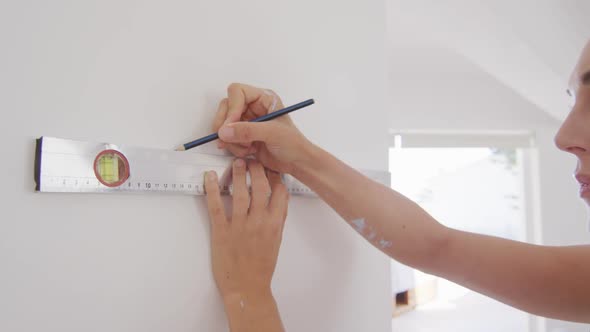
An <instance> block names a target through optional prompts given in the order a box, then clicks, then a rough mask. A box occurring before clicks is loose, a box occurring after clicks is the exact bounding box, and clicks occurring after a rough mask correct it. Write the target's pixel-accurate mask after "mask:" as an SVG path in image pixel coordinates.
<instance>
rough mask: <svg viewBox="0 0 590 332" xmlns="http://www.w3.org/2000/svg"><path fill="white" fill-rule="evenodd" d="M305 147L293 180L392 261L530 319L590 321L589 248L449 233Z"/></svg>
mask: <svg viewBox="0 0 590 332" xmlns="http://www.w3.org/2000/svg"><path fill="white" fill-rule="evenodd" d="M306 150H307V151H306V153H305V154H306V155H307V156H308V157H307V158H304V159H302V160H303V161H302V162H299V163H298V164H297V165H296V167H295V168H294V172H293V175H294V176H295V177H296V178H297V179H299V180H300V181H302V182H303V183H305V184H306V185H307V186H309V187H310V188H311V189H313V190H314V191H315V192H316V193H318V194H319V195H320V196H321V197H322V198H323V199H324V200H325V201H326V202H327V203H328V204H329V205H330V206H331V207H332V208H334V209H335V210H336V211H337V212H338V213H339V214H340V215H341V216H342V218H343V219H344V220H346V221H347V222H348V223H349V224H350V225H351V226H352V227H353V228H354V229H355V230H356V231H357V232H359V233H360V234H361V235H362V236H364V237H365V238H366V239H367V240H368V241H369V242H371V243H372V244H373V245H374V246H375V247H377V248H378V249H380V250H382V251H383V252H385V253H386V254H388V255H389V256H391V257H393V258H395V259H396V260H398V261H400V262H402V263H405V264H407V265H410V266H413V267H416V268H418V269H420V270H423V271H425V272H428V273H431V274H435V275H438V276H441V277H444V278H446V279H449V280H452V281H454V282H457V283H459V284H462V285H464V286H466V287H469V288H471V289H473V290H476V291H478V292H480V293H483V294H486V295H488V296H490V297H493V298H495V299H497V300H499V301H502V302H505V303H507V304H509V305H512V306H514V307H517V308H520V309H522V310H525V311H528V312H531V313H533V314H537V315H541V316H546V317H551V318H557V319H563V320H571V321H579V322H590V246H577V247H548V246H535V245H530V244H526V243H521V242H516V241H511V240H506V239H501V238H496V237H491V236H484V235H478V234H473V233H468V232H462V231H457V230H453V229H449V228H447V227H444V226H443V225H441V224H439V223H438V222H437V221H436V220H434V219H433V218H432V217H431V216H430V215H428V214H427V213H426V212H425V211H424V210H423V209H422V208H420V207H419V206H418V205H417V204H415V203H413V202H412V201H410V200H409V199H407V198H405V197H404V196H402V195H400V194H398V193H397V192H395V191H393V190H391V189H390V188H388V187H385V186H383V185H381V184H378V183H375V182H373V181H372V180H370V179H368V178H366V177H365V176H363V175H361V174H359V173H358V172H357V171H355V170H354V169H352V168H350V167H349V166H347V165H346V164H344V163H342V162H341V161H339V160H338V159H336V158H335V157H333V156H332V155H330V154H329V153H327V152H325V151H323V150H322V149H320V148H318V147H315V146H313V145H309V146H307V148H306ZM343 179H346V180H345V181H343Z"/></svg>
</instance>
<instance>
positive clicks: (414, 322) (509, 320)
mask: <svg viewBox="0 0 590 332" xmlns="http://www.w3.org/2000/svg"><path fill="white" fill-rule="evenodd" d="M443 289H446V290H447V291H448V290H452V292H451V293H454V295H455V296H454V298H453V297H451V296H448V294H449V292H447V296H446V297H445V299H439V300H436V301H434V302H431V303H429V304H427V305H424V306H421V307H418V308H416V310H414V311H411V312H408V313H406V314H403V315H401V316H400V317H396V318H394V319H393V321H392V325H393V331H394V332H406V331H407V332H435V331H436V332H475V331H476V332H527V331H528V322H529V318H528V315H527V314H526V313H523V312H521V311H519V310H516V309H514V308H511V307H509V306H506V305H504V304H502V303H500V302H497V301H495V300H492V299H490V298H488V297H485V296H483V295H480V294H478V293H475V292H472V291H469V290H467V289H464V288H462V287H459V286H456V285H454V284H450V283H449V284H447V285H446V287H445V286H444V285H443Z"/></svg>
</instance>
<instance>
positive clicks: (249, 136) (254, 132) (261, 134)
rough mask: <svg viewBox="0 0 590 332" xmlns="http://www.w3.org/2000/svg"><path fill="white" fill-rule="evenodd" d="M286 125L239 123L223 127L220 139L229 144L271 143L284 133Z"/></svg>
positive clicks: (276, 123)
mask: <svg viewBox="0 0 590 332" xmlns="http://www.w3.org/2000/svg"><path fill="white" fill-rule="evenodd" d="M284 127H285V126H284V125H281V124H279V123H278V122H273V121H269V122H238V123H232V124H229V125H223V126H222V127H221V129H220V130H219V137H220V138H221V139H222V140H223V141H225V142H228V143H240V144H250V143H252V142H255V141H258V142H265V143H270V142H269V141H270V140H273V139H275V140H276V139H277V137H278V136H279V135H280V134H281V132H283V131H284Z"/></svg>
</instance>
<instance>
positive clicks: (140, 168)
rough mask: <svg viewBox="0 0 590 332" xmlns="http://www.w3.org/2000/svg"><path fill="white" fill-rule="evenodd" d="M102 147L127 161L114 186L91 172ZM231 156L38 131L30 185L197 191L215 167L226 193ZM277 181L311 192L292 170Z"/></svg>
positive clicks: (381, 177) (375, 175) (380, 178)
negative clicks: (123, 179) (121, 177)
mask: <svg viewBox="0 0 590 332" xmlns="http://www.w3.org/2000/svg"><path fill="white" fill-rule="evenodd" d="M105 149H116V150H118V151H120V152H121V153H123V154H124V155H125V156H126V157H127V159H128V160H129V164H130V176H129V179H127V181H126V182H125V183H123V184H122V185H121V186H119V187H114V188H111V187H107V186H105V185H103V184H102V183H100V181H98V179H97V178H96V176H95V175H94V169H93V167H94V158H95V157H96V155H97V154H98V153H100V152H101V151H104V150H105ZM233 160H234V157H232V156H228V155H215V154H206V153H200V152H190V151H184V152H180V151H173V150H163V149H148V148H139V147H130V146H123V145H121V146H115V145H113V144H110V143H94V142H84V141H76V140H69V139H61V138H55V137H47V136H42V137H40V138H38V139H37V145H36V149H35V169H34V178H35V190H36V191H38V192H54V193H56V192H62V193H68V192H69V193H149V192H151V193H172V194H185V195H203V194H204V193H205V190H204V186H203V176H204V172H205V171H208V170H215V171H216V172H217V174H218V175H219V177H220V189H221V192H222V194H226V195H227V194H231V191H232V186H231V183H230V181H231V179H230V174H229V173H230V172H229V171H230V170H231V163H232V161H233ZM360 172H361V173H362V174H363V175H365V176H367V177H369V178H371V179H373V180H374V181H377V182H379V183H381V184H383V185H386V186H389V185H390V175H389V172H385V171H371V170H369V171H366V170H360ZM282 176H283V182H284V183H285V185H286V187H287V190H288V191H289V193H290V194H291V195H304V196H317V195H316V194H315V193H314V192H313V191H312V190H311V189H309V188H308V187H307V186H306V185H304V184H303V183H301V182H300V181H298V180H297V179H295V178H294V177H293V176H291V175H288V174H284V175H282Z"/></svg>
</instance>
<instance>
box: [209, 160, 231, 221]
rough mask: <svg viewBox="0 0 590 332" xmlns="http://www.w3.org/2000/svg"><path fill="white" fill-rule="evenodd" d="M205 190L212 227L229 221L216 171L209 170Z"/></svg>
mask: <svg viewBox="0 0 590 332" xmlns="http://www.w3.org/2000/svg"><path fill="white" fill-rule="evenodd" d="M205 192H206V193H207V209H208V211H209V219H210V221H211V227H212V228H213V227H215V226H217V225H221V224H223V223H225V222H227V218H226V217H225V210H224V208H223V201H222V200H221V193H220V192H219V183H218V180H217V174H216V173H215V171H209V172H207V173H206V174H205Z"/></svg>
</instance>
